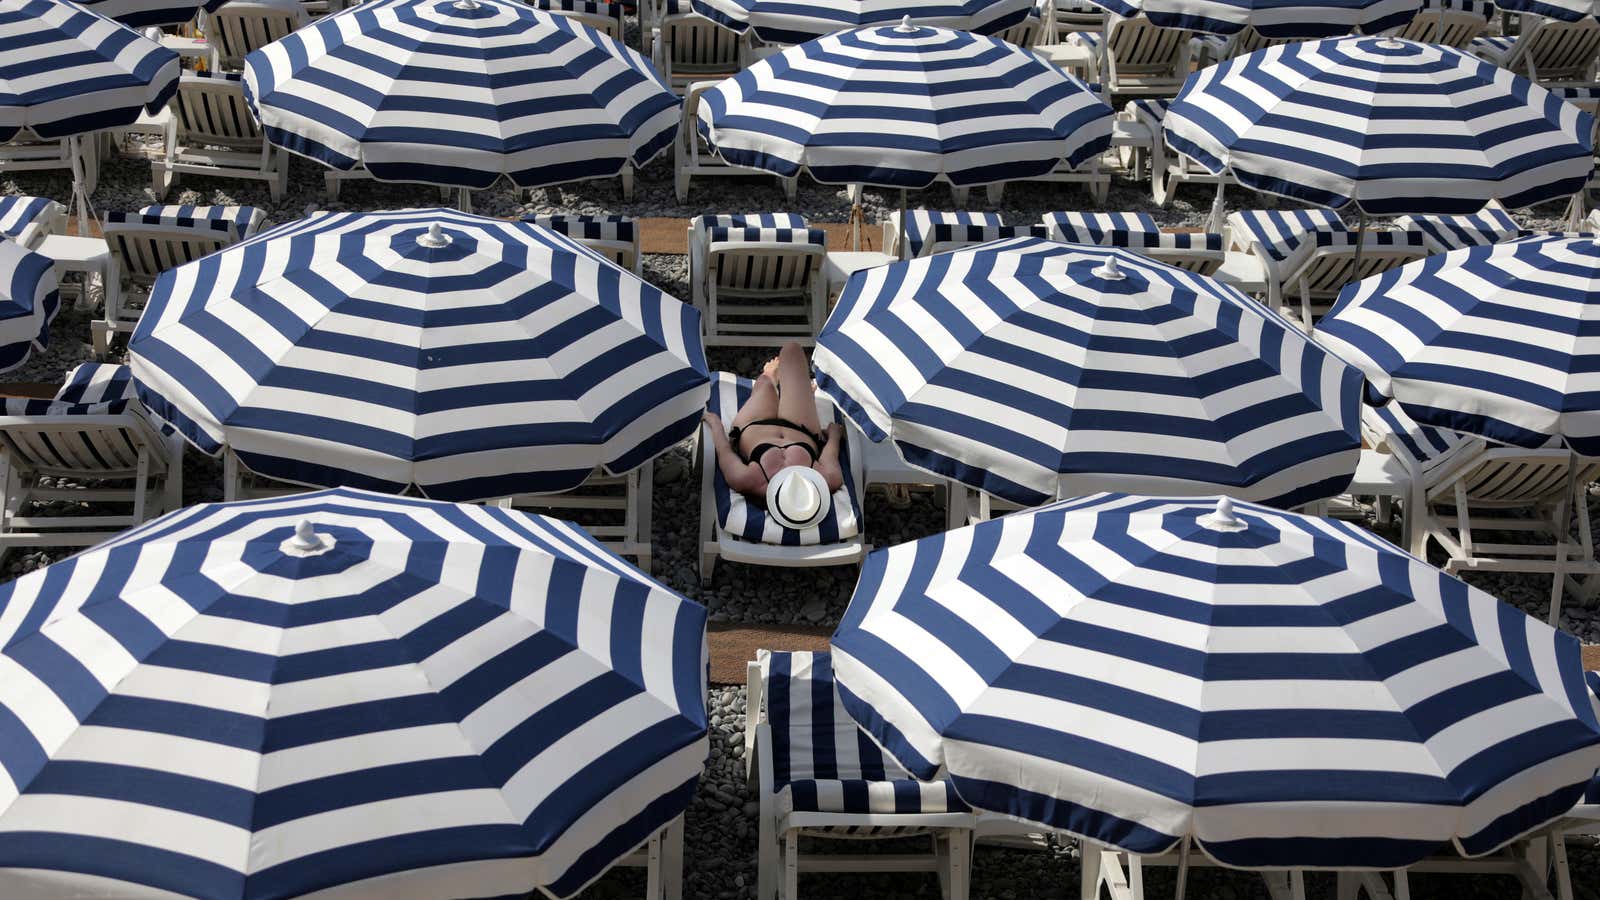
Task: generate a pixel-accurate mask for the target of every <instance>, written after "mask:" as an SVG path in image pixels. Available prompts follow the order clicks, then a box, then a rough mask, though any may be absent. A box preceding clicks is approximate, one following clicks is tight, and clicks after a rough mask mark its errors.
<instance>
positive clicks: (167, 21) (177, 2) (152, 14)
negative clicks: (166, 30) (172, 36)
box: [78, 0, 228, 28]
mask: <svg viewBox="0 0 1600 900" xmlns="http://www.w3.org/2000/svg"><path fill="white" fill-rule="evenodd" d="M226 2H228V0H78V4H79V5H80V6H82V7H84V8H85V9H90V10H93V11H95V12H97V13H99V14H100V15H102V16H105V17H107V18H110V19H116V20H117V21H118V22H121V23H122V24H124V25H127V26H129V27H132V28H148V27H150V26H152V25H182V24H184V23H185V22H189V21H192V20H193V19H194V16H195V13H196V12H198V11H199V10H202V9H203V10H205V11H206V12H216V11H217V10H218V9H220V8H222V4H224V3H226Z"/></svg>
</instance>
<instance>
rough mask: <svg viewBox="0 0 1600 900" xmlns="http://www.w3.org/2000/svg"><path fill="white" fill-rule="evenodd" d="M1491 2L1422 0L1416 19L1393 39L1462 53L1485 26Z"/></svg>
mask: <svg viewBox="0 0 1600 900" xmlns="http://www.w3.org/2000/svg"><path fill="white" fill-rule="evenodd" d="M1493 16H1494V2H1493V0H1423V4H1422V9H1421V11H1419V12H1418V13H1417V15H1416V18H1414V19H1412V20H1411V21H1410V22H1408V23H1406V26H1405V27H1404V28H1402V29H1400V31H1399V33H1398V34H1396V35H1395V36H1396V37H1399V38H1403V39H1405V40H1408V41H1417V42H1419V43H1424V44H1444V45H1445V46H1447V47H1455V48H1456V49H1458V50H1465V49H1467V47H1469V46H1471V44H1472V42H1473V41H1474V40H1476V39H1477V38H1478V37H1480V36H1481V35H1482V34H1483V32H1484V29H1486V28H1488V27H1489V19H1490V18H1491V17H1493Z"/></svg>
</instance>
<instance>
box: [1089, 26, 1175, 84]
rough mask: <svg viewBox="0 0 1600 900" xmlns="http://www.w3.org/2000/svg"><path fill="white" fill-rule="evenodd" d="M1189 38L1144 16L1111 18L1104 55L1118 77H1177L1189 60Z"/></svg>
mask: <svg viewBox="0 0 1600 900" xmlns="http://www.w3.org/2000/svg"><path fill="white" fill-rule="evenodd" d="M1189 38H1190V33H1189V32H1187V31H1184V30H1182V29H1180V28H1161V27H1159V26H1157V25H1155V24H1153V23H1152V22H1151V21H1150V20H1149V19H1146V18H1145V17H1144V16H1136V17H1134V18H1131V19H1123V18H1118V17H1115V16H1114V17H1112V19H1111V24H1110V27H1109V28H1108V30H1107V34H1106V37H1105V40H1106V41H1107V42H1108V43H1107V45H1106V55H1107V57H1108V58H1109V59H1110V61H1111V68H1112V70H1113V71H1114V72H1115V73H1116V74H1117V75H1118V76H1119V77H1127V76H1134V77H1151V76H1164V75H1171V76H1173V77H1177V76H1178V75H1179V74H1180V71H1181V70H1182V69H1183V68H1184V67H1185V65H1186V64H1187V63H1188V60H1189ZM1182 74H1184V75H1187V74H1188V73H1187V72H1182Z"/></svg>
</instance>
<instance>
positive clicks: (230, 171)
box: [150, 72, 289, 202]
mask: <svg viewBox="0 0 1600 900" xmlns="http://www.w3.org/2000/svg"><path fill="white" fill-rule="evenodd" d="M172 110H173V114H172V117H171V118H170V119H169V120H168V125H167V137H166V150H165V152H164V153H163V154H162V157H161V158H160V159H157V160H152V161H151V162H150V187H151V190H153V191H155V195H156V199H158V200H159V199H163V198H165V197H166V195H167V191H168V190H170V189H171V187H172V183H173V182H174V181H175V180H176V179H177V176H178V175H179V174H184V173H187V174H191V175H209V176H212V177H215V178H245V179H250V180H253V181H265V182H266V183H267V191H268V193H269V194H270V195H271V196H272V200H273V202H277V201H279V200H282V199H283V195H284V192H285V191H286V190H288V187H289V154H288V153H287V152H286V151H283V150H279V149H278V148H276V147H274V146H273V145H272V143H271V142H270V141H268V140H267V139H266V137H265V136H264V135H263V134H262V133H261V126H260V124H259V123H257V122H256V119H255V116H254V115H252V114H251V112H250V107H249V105H248V104H246V102H245V98H244V84H243V82H242V81H241V80H240V76H239V75H236V74H209V73H205V72H185V73H184V74H183V76H182V77H180V78H179V79H178V94H177V97H175V98H174V100H173V103H172Z"/></svg>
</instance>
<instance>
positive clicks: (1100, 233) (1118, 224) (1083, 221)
mask: <svg viewBox="0 0 1600 900" xmlns="http://www.w3.org/2000/svg"><path fill="white" fill-rule="evenodd" d="M1044 224H1045V225H1046V226H1047V227H1048V228H1049V229H1050V232H1051V236H1052V237H1053V238H1054V239H1055V240H1058V241H1064V242H1066V243H1068V244H1095V245H1106V244H1110V243H1112V241H1111V239H1110V238H1111V235H1112V234H1114V233H1119V232H1120V233H1122V234H1129V233H1135V232H1137V233H1145V234H1156V233H1159V232H1160V231H1161V226H1160V225H1157V224H1156V220H1155V218H1154V217H1152V216H1151V215H1150V214H1149V213H1139V212H1116V213H1087V212H1053V213H1045V216H1044Z"/></svg>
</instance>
